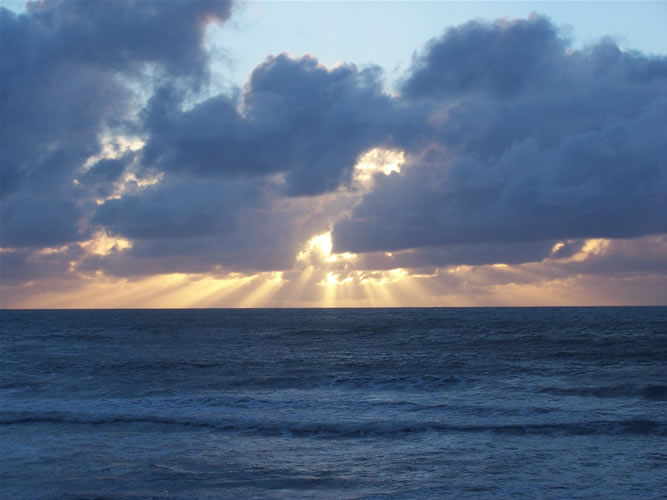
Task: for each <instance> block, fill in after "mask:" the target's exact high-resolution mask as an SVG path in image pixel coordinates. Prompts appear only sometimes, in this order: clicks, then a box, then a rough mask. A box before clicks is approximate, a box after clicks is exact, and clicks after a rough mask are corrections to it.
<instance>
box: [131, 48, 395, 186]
mask: <svg viewBox="0 0 667 500" xmlns="http://www.w3.org/2000/svg"><path fill="white" fill-rule="evenodd" d="M181 100H182V96H181V95H180V94H179V93H178V92H175V91H174V90H173V89H168V88H166V89H161V91H160V92H158V93H156V94H155V95H154V96H153V98H152V100H151V102H150V105H149V108H148V110H147V112H146V128H147V130H148V133H149V140H148V143H147V145H146V148H145V150H144V157H143V162H144V163H145V164H146V165H150V166H152V167H154V168H158V169H160V170H164V171H167V172H179V173H187V174H189V175H195V176H201V177H208V178H225V177H226V178H230V177H253V176H254V177H258V176H263V175H270V174H283V175H284V186H283V188H284V192H285V193H286V194H287V195H290V196H303V195H308V196H312V195H317V194H320V193H323V192H327V191H332V190H335V189H337V188H338V187H339V186H340V185H345V184H347V183H349V182H350V179H351V174H352V170H353V168H354V165H355V163H356V160H357V157H358V156H359V155H360V154H362V153H363V152H365V151H366V150H367V149H369V147H371V146H372V145H377V144H384V143H386V142H388V140H389V137H390V133H391V131H390V129H389V124H388V121H391V120H392V119H395V118H393V116H394V115H393V111H392V101H391V99H390V97H389V96H388V95H386V94H385V93H383V90H382V85H381V81H380V73H379V70H378V68H365V69H361V70H359V69H358V68H357V67H355V66H354V65H352V64H345V65H340V66H337V67H334V68H331V69H329V68H326V67H324V66H322V65H320V64H319V63H318V61H317V59H315V58H314V57H311V56H304V57H301V58H292V57H289V56H288V55H286V54H279V55H277V56H270V57H268V58H267V59H266V60H265V61H263V62H262V63H261V64H259V65H258V66H257V67H256V68H255V69H254V71H253V72H252V74H251V75H250V78H249V80H248V83H247V85H246V87H245V89H244V90H243V92H241V93H240V94H239V95H235V96H226V95H219V96H216V97H213V98H211V99H208V100H206V101H204V102H201V103H199V104H197V105H196V106H194V107H193V108H192V109H187V110H181V107H182V105H181Z"/></svg>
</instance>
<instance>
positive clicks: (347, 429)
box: [0, 412, 667, 438]
mask: <svg viewBox="0 0 667 500" xmlns="http://www.w3.org/2000/svg"><path fill="white" fill-rule="evenodd" d="M22 424H58V425H67V424H70V425H72V424H76V425H119V424H120V425H123V424H148V425H158V426H159V425H169V426H181V427H191V428H202V429H209V430H215V431H223V432H235V433H241V434H260V435H266V436H284V435H288V436H294V437H323V438H354V437H363V436H399V435H405V434H416V433H427V432H437V433H454V432H456V433H467V432H470V433H484V432H490V433H498V434H512V435H530V434H536V435H624V434H640V435H655V436H667V422H658V421H655V420H648V419H627V420H594V421H587V422H553V423H525V424H517V423H512V424H484V425H456V424H446V423H442V422H410V421H395V420H391V421H375V422H345V423H331V422H326V423H324V422H280V421H275V422H266V421H240V422H239V421H218V420H214V419H197V418H177V417H161V416H154V415H140V416H137V415H106V416H95V415H85V414H81V415H78V414H71V413H61V412H43V413H40V412H5V413H3V414H0V425H22Z"/></svg>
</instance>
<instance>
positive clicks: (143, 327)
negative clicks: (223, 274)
mask: <svg viewBox="0 0 667 500" xmlns="http://www.w3.org/2000/svg"><path fill="white" fill-rule="evenodd" d="M0 353H1V356H0V450H1V453H0V497H1V498H12V499H21V498H31V499H32V498H45V499H50V498H54V499H56V498H57V499H61V498H64V499H70V498H72V499H74V498H97V499H100V498H132V499H136V498H170V499H171V498H221V499H228V498H229V499H232V498H233V499H246V498H290V499H291V498H335V499H348V498H349V499H361V498H364V499H384V498H391V499H394V498H405V499H422V498H530V499H533V498H563V499H571V498H600V499H609V498H619V499H621V498H622V499H626V498H641V499H651V498H667V308H666V307H638V308H630V307H628V308H613V307H611V308H472V309H454V308H443V309H299V310H296V309H274V310H268V309H261V310H98V311H95V310H92V311H7V310H5V311H0Z"/></svg>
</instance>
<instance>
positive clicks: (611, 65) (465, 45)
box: [333, 17, 667, 263]
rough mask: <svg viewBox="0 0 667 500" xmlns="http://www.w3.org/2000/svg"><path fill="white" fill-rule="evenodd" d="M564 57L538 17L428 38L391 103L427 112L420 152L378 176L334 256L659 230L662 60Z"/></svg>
mask: <svg viewBox="0 0 667 500" xmlns="http://www.w3.org/2000/svg"><path fill="white" fill-rule="evenodd" d="M566 49H567V45H566V44H565V42H563V41H562V40H561V39H560V38H558V35H557V31H556V29H555V28H554V27H553V25H551V23H550V22H549V21H548V20H546V19H544V18H540V17H532V18H530V19H528V20H525V21H516V22H507V21H503V22H497V23H495V24H484V23H479V22H473V23H468V24H466V25H464V26H462V27H460V28H456V29H452V30H449V31H447V32H446V33H445V34H444V35H443V37H442V38H440V39H437V40H434V41H432V42H431V43H430V44H429V45H428V46H427V48H426V51H425V53H423V54H421V55H420V56H418V57H417V58H416V60H415V62H414V66H413V68H412V70H411V73H410V74H409V75H408V76H407V77H406V79H405V80H404V82H403V91H404V95H403V96H402V99H403V100H404V102H410V101H412V102H415V103H419V104H418V105H419V106H424V102H428V103H430V105H431V114H430V116H427V117H425V120H427V121H428V122H429V123H430V124H431V125H432V127H431V130H430V131H429V132H428V134H429V138H430V141H431V142H430V147H431V148H432V149H433V151H432V153H431V155H430V156H429V157H428V158H427V159H428V161H420V160H414V161H413V163H412V164H411V165H408V166H406V167H405V168H404V172H403V173H402V174H401V175H400V176H399V175H392V176H389V177H385V178H381V179H379V182H378V183H377V184H376V188H375V189H374V190H373V191H372V192H370V193H368V194H367V195H366V196H365V198H364V200H363V201H362V202H361V203H360V204H359V205H357V206H356V207H355V209H354V211H353V213H352V216H351V217H350V218H349V219H346V220H343V221H341V222H340V223H339V224H337V225H336V226H335V228H334V233H333V235H334V243H335V248H336V250H337V251H351V252H369V251H392V250H400V249H409V248H417V247H428V246H437V245H459V244H498V243H502V244H508V245H509V244H511V243H521V242H539V241H545V242H546V241H553V240H557V239H576V238H593V237H603V238H631V237H637V236H642V235H647V234H657V233H662V232H666V231H667V135H665V134H664V132H663V131H664V130H665V128H666V126H667V99H666V98H665V96H666V92H667V59H666V58H664V57H648V56H643V55H642V54H639V53H635V52H629V53H626V52H621V51H620V50H619V49H618V48H617V47H616V46H615V45H614V44H613V43H612V42H610V41H608V40H605V41H602V42H600V43H599V44H597V45H595V46H593V47H589V48H587V49H585V50H582V51H567V50H566ZM471 59H472V60H471ZM415 105H417V104H415ZM395 140H396V141H397V142H400V140H401V138H400V137H398V138H396V137H395ZM408 153H409V154H412V157H413V158H416V157H417V155H418V153H419V151H418V150H414V149H412V150H411V149H409V148H408ZM508 248H511V246H508ZM515 248H516V247H515ZM496 258H497V256H496ZM506 259H508V260H512V259H513V257H512V254H511V253H508V255H507V256H506ZM492 262H493V260H490V261H489V263H492Z"/></svg>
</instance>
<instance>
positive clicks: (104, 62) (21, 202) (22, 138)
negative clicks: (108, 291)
mask: <svg viewBox="0 0 667 500" xmlns="http://www.w3.org/2000/svg"><path fill="white" fill-rule="evenodd" d="M230 10H231V4H230V3H229V2H226V1H216V2H210V1H197V0H194V1H190V2H158V1H151V0H148V1H142V2H134V1H130V0H125V1H124V0H120V1H108V0H97V1H94V2H89V1H45V2H29V3H28V4H27V11H26V13H25V14H20V15H16V14H14V13H13V12H11V11H9V10H8V9H5V8H0V42H1V43H0V44H1V45H2V59H1V62H0V81H1V83H2V84H1V85H0V117H1V120H2V125H1V126H2V134H0V137H1V139H0V140H1V142H2V143H1V144H0V146H1V149H2V157H1V158H0V162H1V169H0V176H1V179H0V180H1V182H0V196H1V201H0V203H1V207H0V208H1V211H0V213H1V215H0V217H1V218H2V220H1V222H2V226H3V231H2V245H3V246H10V247H11V246H41V245H56V244H65V243H68V242H72V241H81V240H85V239H87V238H88V237H90V231H89V230H88V229H87V228H86V227H85V217H86V214H87V213H88V212H89V211H90V210H91V209H92V208H94V207H92V206H91V204H90V203H89V201H86V198H87V196H88V195H82V193H81V191H82V189H81V186H77V185H76V184H75V183H74V182H73V181H74V180H75V178H76V176H77V175H78V174H80V173H82V170H83V165H84V163H85V162H86V160H87V159H88V158H90V157H91V156H93V155H96V154H98V153H99V152H100V151H101V148H102V144H101V136H102V135H104V134H109V133H112V131H114V132H115V131H117V130H118V129H120V128H122V126H123V125H124V124H126V123H127V121H128V120H130V119H131V118H132V115H133V113H134V110H135V108H136V106H137V104H138V102H139V95H138V94H137V93H136V92H135V91H134V90H133V88H132V87H131V86H130V84H129V83H130V80H132V79H135V80H136V79H143V78H145V77H146V75H147V74H148V73H146V72H150V74H152V75H155V74H160V73H162V74H164V75H165V76H169V77H170V78H178V79H186V80H187V81H188V85H190V86H194V87H197V86H199V85H201V84H202V83H203V82H204V81H205V78H206V74H207V71H208V66H207V56H206V52H205V51H204V50H203V48H202V36H203V31H204V28H205V26H206V24H207V23H209V22H211V21H223V20H225V19H227V18H228V17H229V15H230ZM101 168H102V167H101V166H100V167H98V168H97V169H96V170H98V171H99V169H101ZM105 168H107V170H108V169H109V168H110V167H109V165H108V164H107V165H106V167H105ZM102 189H103V190H104V188H102ZM91 194H93V193H91ZM93 195H94V194H93Z"/></svg>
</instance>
